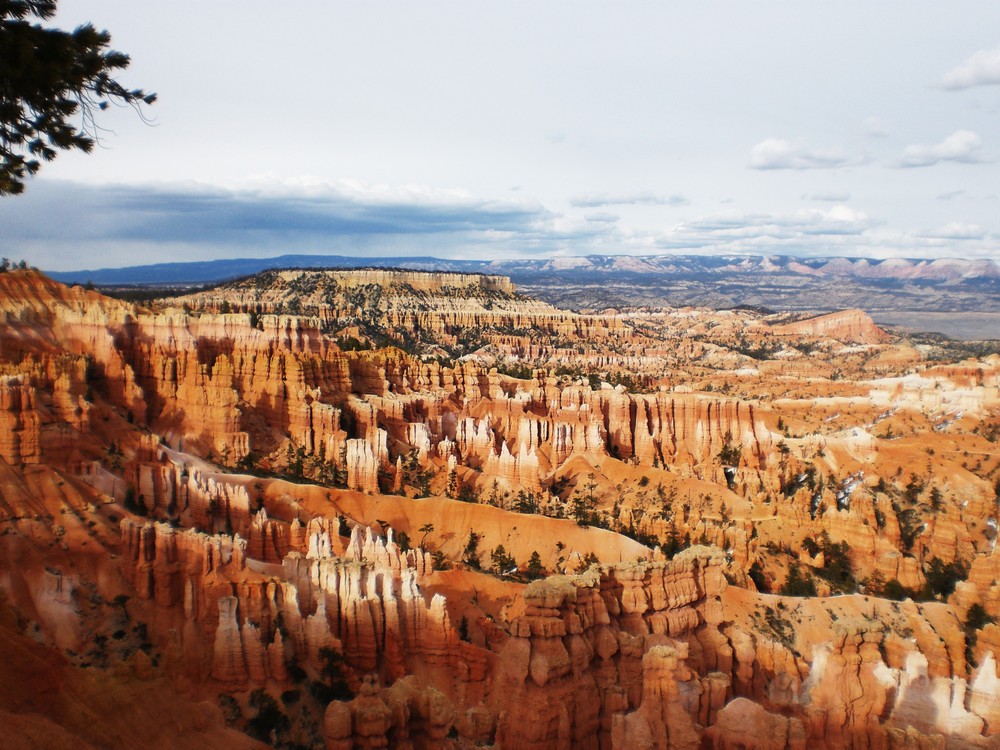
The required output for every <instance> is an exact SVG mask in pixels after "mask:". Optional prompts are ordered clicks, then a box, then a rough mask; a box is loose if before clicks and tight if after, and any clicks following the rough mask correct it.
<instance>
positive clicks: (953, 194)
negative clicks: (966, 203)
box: [937, 188, 965, 201]
mask: <svg viewBox="0 0 1000 750" xmlns="http://www.w3.org/2000/svg"><path fill="white" fill-rule="evenodd" d="M961 195H965V189H964V188H959V189H958V190H949V191H947V192H944V193H940V194H939V195H938V197H937V199H938V200H939V201H950V200H952V199H954V198H958V197H959V196H961Z"/></svg>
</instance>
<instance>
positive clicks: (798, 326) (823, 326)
mask: <svg viewBox="0 0 1000 750" xmlns="http://www.w3.org/2000/svg"><path fill="white" fill-rule="evenodd" d="M771 332H772V333H773V334H774V335H775V336H823V337H826V338H831V339H837V340H838V341H843V342H845V343H851V344H884V343H886V342H887V341H889V334H887V333H886V332H885V331H883V330H882V329H881V328H879V327H878V326H877V325H875V322H874V321H873V320H872V319H871V318H870V317H869V316H868V314H867V313H865V312H864V310H842V311H840V312H835V313H830V314H828V315H819V316H817V317H815V318H808V319H806V320H800V321H798V322H796V323H786V324H785V325H779V326H773V327H772V328H771Z"/></svg>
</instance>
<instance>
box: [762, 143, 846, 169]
mask: <svg viewBox="0 0 1000 750" xmlns="http://www.w3.org/2000/svg"><path fill="white" fill-rule="evenodd" d="M858 163H860V160H859V159H852V158H851V157H850V156H848V155H847V154H845V153H844V152H842V151H840V150H832V149H814V148H810V147H809V145H808V144H807V143H806V142H805V140H804V139H802V138H798V139H796V140H794V141H792V140H788V139H785V138H767V139H765V140H763V141H761V142H760V143H758V144H757V145H756V146H754V147H753V149H752V150H751V151H750V164H749V166H750V168H751V169H834V168H836V167H847V166H851V165H852V164H858Z"/></svg>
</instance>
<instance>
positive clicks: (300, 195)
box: [0, 180, 1000, 270]
mask: <svg viewBox="0 0 1000 750" xmlns="http://www.w3.org/2000/svg"><path fill="white" fill-rule="evenodd" d="M622 197H624V196H617V197H616V196H609V198H608V200H609V202H608V203H602V204H599V205H613V204H612V203H610V201H611V200H618V199H620V198H622ZM633 197H634V196H633ZM812 197H814V198H815V199H818V200H822V201H825V202H827V203H829V204H830V205H824V206H807V207H803V208H800V209H797V210H790V211H739V210H724V211H717V212H714V213H701V214H699V213H696V212H692V211H691V210H690V208H688V209H687V213H688V214H690V215H689V216H688V217H687V218H685V220H683V221H679V222H677V223H675V224H674V225H672V226H669V227H667V228H649V227H644V226H635V225H630V224H629V223H628V222H627V221H626V220H625V219H623V218H621V217H619V216H618V215H617V214H616V213H613V212H610V211H606V210H602V209H600V208H585V209H584V208H581V209H579V210H577V211H570V212H568V213H566V214H560V213H557V212H554V211H551V210H549V209H548V208H546V207H545V206H544V205H543V204H541V203H540V202H539V201H537V200H534V199H532V198H517V199H514V200H502V201H496V200H487V199H483V198H479V197H476V196H473V195H469V194H467V193H464V192H459V191H442V190H434V189H430V188H426V187H423V186H412V185H411V186H403V187H392V186H379V185H368V184H365V183H357V182H339V183H334V184H329V183H318V182H317V183H304V182H296V183H286V182H273V181H260V182H258V183H252V184H242V185H239V186H228V187H223V186H217V185H205V184H198V183H193V182H192V183H172V184H157V185H107V186H94V185H80V184H76V183H67V182H58V181H45V180H39V181H37V182H35V183H33V184H32V188H31V190H29V191H28V192H27V193H26V194H25V195H24V196H21V197H19V198H18V199H16V200H11V201H4V202H0V226H3V227H4V234H3V236H2V237H0V254H2V255H6V256H7V257H11V258H15V259H20V258H22V257H23V258H25V259H26V260H27V261H28V262H29V263H31V264H32V265H36V266H38V267H40V268H42V269H48V270H80V269H83V268H95V267H114V266H126V265H139V264H144V263H152V262H170V261H187V260H205V259H207V258H225V257H229V258H233V257H273V256H277V255H284V254H288V253H302V254H309V253H324V254H336V255H354V256H357V257H365V256H378V257H391V256H419V255H430V256H436V257H441V258H478V259H491V258H516V257H538V256H556V255H587V254H589V253H597V254H609V255H613V254H636V255H641V254H649V253H663V252H678V253H693V254H719V253H735V254H759V255H771V254H781V255H799V256H817V255H847V256H864V257H877V258H885V257H894V256H897V257H911V256H913V255H914V254H915V253H916V254H921V253H923V254H928V253H929V254H932V255H935V256H941V257H947V256H949V255H950V256H956V257H989V258H994V259H997V258H1000V238H998V237H997V236H996V235H993V234H990V233H989V232H988V231H987V230H985V229H983V228H982V227H981V226H979V225H975V224H972V223H965V224H959V223H951V224H945V226H942V227H939V228H937V229H916V230H908V229H901V228H890V227H887V226H886V225H885V222H884V221H882V220H880V219H879V218H878V217H872V216H870V215H868V214H867V213H866V212H864V211H862V210H859V209H858V208H856V207H852V206H849V205H847V204H846V203H845V202H832V201H833V199H835V198H838V197H844V196H843V195H837V194H835V193H833V192H832V191H831V192H828V193H825V194H816V195H815V196H812Z"/></svg>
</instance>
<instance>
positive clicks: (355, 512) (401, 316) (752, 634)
mask: <svg viewBox="0 0 1000 750" xmlns="http://www.w3.org/2000/svg"><path fill="white" fill-rule="evenodd" d="M352 273H353V272H352ZM310 285H311V286H310ZM258 287H259V288H258ZM296 299H297V300H299V302H298V305H297V306H296V305H292V304H291V303H292V300H296ZM224 303H225V304H224ZM171 304H173V305H174V306H173V307H171V308H169V309H166V308H158V309H145V308H139V307H134V306H131V305H128V304H125V303H122V302H118V301H115V300H111V299H108V298H105V297H102V296H100V295H98V294H96V293H93V292H87V291H85V290H82V289H78V288H77V289H67V288H65V287H62V286H60V285H56V284H53V283H52V282H50V281H48V280H47V279H45V278H44V277H42V276H40V275H39V274H36V273H33V272H12V273H7V274H0V315H2V316H3V325H2V327H0V344H2V346H0V428H2V429H0V433H2V434H0V523H2V524H3V526H4V528H3V530H2V531H0V588H2V589H3V592H4V596H5V597H7V606H6V607H4V608H2V609H0V614H2V613H3V612H6V611H8V609H9V611H10V612H11V613H12V615H11V617H12V619H13V622H14V625H13V626H12V627H16V628H20V629H21V632H22V633H23V634H30V635H31V637H32V638H36V639H38V640H40V641H44V642H48V643H51V644H53V645H54V646H55V647H57V648H59V649H61V650H63V652H64V655H66V658H72V659H75V660H76V661H75V662H74V663H76V664H79V665H80V666H79V668H80V669H83V668H84V667H85V668H87V669H94V670H108V671H109V672H111V671H113V670H118V671H119V672H121V673H122V674H124V673H125V672H126V671H127V672H128V673H129V674H130V675H132V676H135V678H136V679H139V676H142V679H144V680H149V681H155V680H154V675H160V674H162V675H164V676H166V677H167V678H168V679H169V681H170V682H171V685H174V686H175V687H176V689H178V690H184V691H187V694H190V695H193V696H199V697H201V698H204V699H205V700H207V701H209V702H210V703H211V704H212V705H213V706H216V705H218V706H221V707H223V708H225V707H227V706H228V707H229V709H231V708H232V706H231V704H228V703H226V701H222V703H221V704H220V703H219V700H218V699H219V696H220V695H225V696H231V697H232V700H233V701H235V702H236V703H237V704H238V707H239V708H240V711H241V712H242V716H243V717H244V718H243V719H242V720H241V721H242V722H243V723H242V724H241V726H245V727H250V726H251V724H250V723H249V722H251V721H252V720H253V711H254V710H258V709H259V708H260V706H266V701H265V702H263V703H262V702H261V701H262V700H263V699H262V698H261V693H260V692H258V691H264V693H266V694H268V695H271V696H272V698H274V699H275V700H276V699H277V697H282V703H281V706H280V707H279V708H280V709H281V710H282V711H288V713H289V715H291V714H292V713H293V712H294V711H295V709H294V708H292V706H293V705H294V704H295V694H296V692H297V694H298V698H297V700H298V701H300V703H299V705H302V706H304V710H303V711H302V712H300V713H299V714H295V716H296V722H299V723H297V724H295V728H294V731H302V732H303V733H304V734H302V735H300V736H296V737H294V738H293V737H291V736H289V735H286V736H284V737H283V738H282V741H287V742H293V740H294V742H297V743H299V744H306V745H308V744H317V743H319V742H325V743H326V745H327V746H328V747H336V748H346V747H352V746H354V747H386V746H397V747H408V746H412V747H416V748H421V747H447V746H449V743H452V744H453V745H456V746H462V745H463V743H464V745H470V744H480V745H490V744H492V745H494V746H496V747H499V748H533V747H534V748H542V747H546V748H547V747H581V748H588V747H589V748H626V747H628V748H632V747H636V748H642V747H650V748H653V747H655V748H680V747H684V748H688V747H691V748H694V747H703V746H710V747H718V748H723V747H727V748H728V747H762V748H763V747H781V748H800V747H826V748H831V749H832V748H836V747H845V746H854V747H888V748H894V747H936V746H943V745H946V744H949V743H950V744H951V745H953V746H956V747H957V746H963V745H962V743H965V745H964V746H973V747H977V746H979V747H989V746H990V743H991V742H993V743H995V741H996V740H995V738H996V737H997V736H998V734H997V733H998V731H1000V714H998V711H997V710H996V706H997V696H998V690H1000V677H998V673H997V668H996V658H997V656H996V655H997V654H998V653H1000V629H998V626H997V625H996V624H995V623H994V622H991V621H990V620H991V618H992V619H998V618H1000V589H998V587H997V584H996V581H997V579H998V576H1000V573H998V563H997V560H998V557H997V553H996V551H995V546H996V545H995V542H996V537H997V516H996V502H995V495H996V488H995V482H996V476H997V472H998V471H1000V466H998V463H997V458H996V452H995V451H994V450H993V445H994V442H995V441H996V439H997V437H998V435H1000V423H998V421H997V413H996V409H997V407H998V406H1000V358H998V357H986V358H982V359H979V360H967V361H964V362H951V363H947V364H933V365H931V364H928V363H924V362H922V361H921V360H920V353H919V352H915V351H913V350H907V351H903V350H901V349H899V348H896V347H895V345H892V344H886V343H883V339H882V338H881V337H880V336H877V335H876V334H875V333H874V332H873V331H871V330H870V328H869V327H867V323H866V322H865V321H866V319H865V318H863V317H861V316H859V315H858V314H856V313H854V312H850V311H849V312H848V313H845V314H843V315H841V316H839V317H835V318H834V319H832V321H825V322H823V321H822V319H817V320H818V321H819V322H817V320H814V321H812V322H810V321H806V322H804V323H796V324H791V325H793V326H795V325H805V323H808V324H809V325H808V326H807V327H806V328H805V329H803V330H800V331H797V332H796V331H784V332H783V334H782V336H781V341H780V342H778V343H775V341H774V339H773V337H772V336H771V334H772V333H773V331H772V330H771V329H770V328H769V327H768V325H767V322H766V321H765V320H764V319H763V318H762V317H761V316H760V315H759V314H757V313H753V312H751V311H725V312H718V313H715V312H709V311H698V310H686V311H632V312H630V313H628V314H627V315H618V314H614V313H601V314H593V315H576V314H573V313H569V312H565V311H560V310H556V309H555V308H550V307H548V306H545V305H542V304H540V303H537V302H533V301H530V300H525V299H524V298H521V297H518V296H517V295H516V293H515V291H514V290H513V288H512V287H511V286H510V285H509V284H508V282H506V281H504V280H502V279H491V278H488V277H479V276H469V277H452V276H446V275H406V274H402V275H401V274H399V273H397V272H373V273H372V274H367V275H366V274H365V273H361V274H360V275H359V274H354V275H351V274H347V275H339V276H338V275H336V274H332V275H330V274H327V275H323V274H319V275H315V274H307V273H304V272H282V273H279V274H274V275H272V276H269V277H266V278H260V279H257V280H256V281H254V282H252V283H250V285H249V286H247V285H243V286H240V285H237V286H235V287H232V288H229V289H225V288H223V289H219V290H214V291H211V292H205V293H202V294H201V295H199V296H197V297H192V298H191V299H190V300H188V304H189V305H190V306H191V310H192V312H187V313H185V312H182V311H181V310H179V309H178V308H177V307H176V304H177V303H176V302H175V303H171ZM295 309H298V311H299V312H303V313H307V314H305V315H298V314H293V311H294V310H295ZM223 310H226V312H223ZM868 322H869V323H870V321H868ZM379 326H382V328H380V327H379ZM385 326H392V330H393V331H394V335H396V334H398V335H400V336H401V338H400V339H399V343H401V344H404V345H406V346H410V347H413V348H414V349H415V350H416V347H417V344H419V345H420V346H421V347H424V348H425V349H426V350H427V352H426V353H428V354H431V355H432V356H427V357H422V356H420V355H421V354H424V351H421V350H417V354H412V353H411V354H407V353H406V352H404V351H401V350H399V349H394V348H387V349H373V350H364V349H363V348H362V350H359V351H346V350H347V349H352V348H355V349H356V348H357V347H358V346H362V347H363V346H364V345H367V344H369V343H371V341H372V340H373V339H376V338H377V337H376V336H375V334H377V333H379V332H380V331H382V332H383V333H382V334H380V335H388V334H387V333H384V331H385V330H388V329H386V328H385ZM809 326H811V327H809ZM533 327H534V328H537V329H538V330H531V329H532V328H533ZM352 331H353V332H352ZM475 332H481V333H482V337H481V338H478V337H477V336H478V333H477V334H476V336H473V335H472V334H473V333H475ZM329 334H334V335H336V336H337V337H338V339H337V340H339V341H340V344H337V343H336V341H335V340H333V339H331V338H330V337H329ZM403 334H405V336H404V335H403ZM352 337H354V338H355V341H353V342H352V341H351V338H352ZM378 340H383V339H378ZM594 341H600V342H601V343H600V348H599V349H597V348H594V346H593V344H592V342H594ZM845 341H858V342H862V343H856V344H853V345H851V346H845V345H844V343H843V342H845ZM459 347H461V350H459ZM581 350H582V351H581ZM459 351H461V353H462V356H461V358H457V359H455V358H453V359H447V358H444V359H442V358H441V357H443V355H445V354H448V353H452V354H455V353H458V352H459ZM623 366H634V368H635V371H634V372H623V371H622V370H621V367H623ZM910 370H912V372H910ZM385 493H391V494H385ZM487 505H489V506H494V507H483V506H487ZM539 515H546V516H553V517H554V518H544V519H542V518H539ZM594 527H603V528H594ZM626 536H628V537H631V539H627V538H626ZM661 545H662V550H661V549H657V547H659V546H661ZM682 550H683V551H682ZM619 561H624V562H619ZM556 572H568V573H578V574H577V575H561V576H553V575H550V576H549V577H547V578H546V577H545V575H546V574H547V573H548V574H551V573H556ZM793 572H794V575H793ZM535 578H538V579H540V580H536V581H534V582H532V583H529V580H533V579H535ZM806 584H811V585H812V586H814V587H815V589H816V590H817V593H818V594H819V595H821V596H820V598H816V597H811V596H806V597H801V596H778V595H776V594H777V592H779V591H782V590H783V591H785V593H802V588H803V587H805V588H806V590H808V587H807V586H806ZM796 586H798V588H796ZM768 592H774V593H768ZM834 592H837V593H841V594H843V595H842V596H827V595H828V594H832V593H834ZM879 595H886V596H892V597H893V598H899V599H902V598H905V597H911V598H914V599H921V600H924V601H920V602H914V601H903V602H896V601H890V600H888V599H884V598H879ZM140 625H141V627H140ZM121 665H125V666H121ZM338 669H341V670H342V672H341V677H342V678H343V683H344V684H343V685H337V684H336V681H335V680H334V677H336V673H337V670H338ZM102 674H103V673H102ZM130 679H131V678H130ZM335 688H336V690H341V691H349V692H351V693H352V694H353V695H354V697H353V698H351V699H347V700H343V701H340V700H335V701H332V702H331V701H330V700H329V691H335ZM338 694H339V693H338ZM252 696H254V697H253V698H252V700H253V701H255V702H256V704H252V703H251V702H250V701H251V697H252ZM286 698H287V702H286V701H285V699H286ZM327 704H329V705H327ZM219 710H222V709H221V708H220V709H219ZM232 714H233V715H235V711H232ZM213 715H215V714H213ZM215 716H216V719H211V720H209V721H216V720H217V721H220V722H221V719H218V717H217V715H215ZM303 717H306V718H303ZM308 717H311V718H308ZM319 717H322V719H320V718H319ZM230 720H231V721H239V720H236V719H232V718H230ZM310 722H312V723H311V724H310ZM299 724H301V726H300V725H299ZM306 725H309V726H311V727H312V728H313V729H314V730H315V733H314V734H313V735H309V734H308V732H307V731H306V730H305V729H303V728H302V727H304V726H306ZM282 731H284V730H282ZM288 731H293V730H292V729H289V730H288ZM741 731H742V732H743V734H741ZM307 735H308V736H307Z"/></svg>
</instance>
